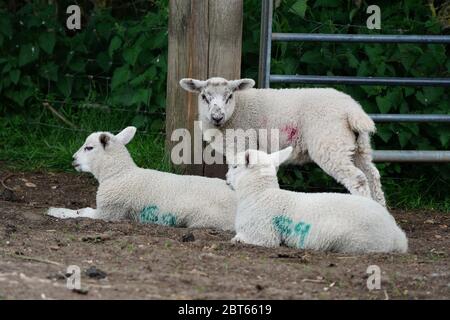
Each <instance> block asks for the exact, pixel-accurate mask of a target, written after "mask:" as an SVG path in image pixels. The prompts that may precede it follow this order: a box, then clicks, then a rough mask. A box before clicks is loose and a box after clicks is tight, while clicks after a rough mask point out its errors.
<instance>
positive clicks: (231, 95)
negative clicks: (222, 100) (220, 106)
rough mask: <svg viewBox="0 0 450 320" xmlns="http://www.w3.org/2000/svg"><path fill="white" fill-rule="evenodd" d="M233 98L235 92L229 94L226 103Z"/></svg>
mask: <svg viewBox="0 0 450 320" xmlns="http://www.w3.org/2000/svg"><path fill="white" fill-rule="evenodd" d="M231 99H233V94H230V95H229V96H228V98H227V101H226V103H228V102H229V101H230V100H231Z"/></svg>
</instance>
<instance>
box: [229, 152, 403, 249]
mask: <svg viewBox="0 0 450 320" xmlns="http://www.w3.org/2000/svg"><path fill="white" fill-rule="evenodd" d="M292 150H293V148H292V147H288V148H286V149H283V150H281V151H278V152H275V153H272V154H270V155H268V154H267V153H265V152H263V151H258V150H247V151H246V152H245V153H240V154H239V157H241V158H242V159H245V160H243V161H242V162H240V163H242V164H239V165H236V164H235V165H230V166H229V171H228V173H227V183H228V184H229V185H230V186H231V187H232V188H233V189H234V190H236V193H237V199H238V206H237V213H236V226H235V230H236V236H235V237H234V238H233V239H232V241H233V242H243V243H248V244H254V245H259V246H265V247H276V246H279V245H281V244H285V245H287V246H290V247H297V248H302V249H312V250H323V251H333V252H348V253H371V252H401V253H404V252H406V251H407V247H408V244H407V239H406V236H405V233H404V232H403V231H402V230H401V229H400V228H399V227H398V226H397V224H396V222H395V220H394V218H393V217H392V216H391V214H390V213H389V212H388V211H387V210H386V209H385V208H384V207H383V206H381V205H380V204H379V203H377V202H375V201H373V200H371V199H368V198H366V197H362V196H357V195H350V194H341V193H315V194H308V193H297V192H292V191H287V190H281V189H280V188H279V185H278V181H277V177H276V171H277V168H278V166H279V165H280V164H281V163H283V162H285V161H287V160H288V159H289V157H290V156H291V154H292ZM239 157H238V160H239V159H241V158H239Z"/></svg>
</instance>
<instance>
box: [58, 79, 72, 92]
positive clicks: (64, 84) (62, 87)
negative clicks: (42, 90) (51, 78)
mask: <svg viewBox="0 0 450 320" xmlns="http://www.w3.org/2000/svg"><path fill="white" fill-rule="evenodd" d="M72 83H73V79H72V78H71V77H66V76H61V77H60V79H59V81H57V82H56V87H57V88H58V89H59V91H60V92H61V93H62V94H63V95H64V96H65V97H68V96H70V94H71V93H72Z"/></svg>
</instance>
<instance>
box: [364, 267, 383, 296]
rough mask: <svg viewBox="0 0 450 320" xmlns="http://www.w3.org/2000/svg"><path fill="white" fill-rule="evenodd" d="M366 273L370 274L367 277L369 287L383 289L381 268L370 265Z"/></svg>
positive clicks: (370, 288)
mask: <svg viewBox="0 0 450 320" xmlns="http://www.w3.org/2000/svg"><path fill="white" fill-rule="evenodd" d="M366 273H367V274H369V277H368V278H367V282H366V285H367V289H369V290H370V291H372V290H380V289H381V269H380V267H379V266H377V265H375V264H374V265H370V266H368V267H367V270H366Z"/></svg>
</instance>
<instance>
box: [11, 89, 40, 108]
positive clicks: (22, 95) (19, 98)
mask: <svg viewBox="0 0 450 320" xmlns="http://www.w3.org/2000/svg"><path fill="white" fill-rule="evenodd" d="M33 92H34V91H33V88H31V87H27V88H25V89H23V90H18V91H12V90H10V91H7V92H5V95H6V96H7V97H8V98H10V99H11V100H12V101H14V102H15V103H17V104H18V105H19V106H21V107H23V106H24V104H25V101H27V99H28V98H29V97H31V96H32V95H33Z"/></svg>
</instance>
